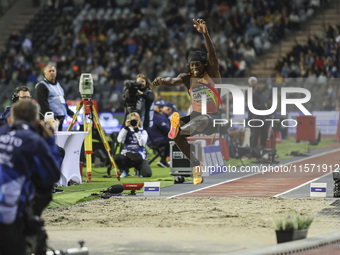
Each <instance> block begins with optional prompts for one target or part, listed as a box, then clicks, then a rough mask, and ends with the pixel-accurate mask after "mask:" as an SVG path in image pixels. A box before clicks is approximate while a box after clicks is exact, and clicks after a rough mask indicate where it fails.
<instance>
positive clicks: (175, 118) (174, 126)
mask: <svg viewBox="0 0 340 255" xmlns="http://www.w3.org/2000/svg"><path fill="white" fill-rule="evenodd" d="M179 121H180V118H179V114H178V112H174V113H173V114H172V116H171V120H170V122H171V128H170V132H169V134H168V137H169V138H170V139H175V138H176V136H177V135H178V131H179Z"/></svg>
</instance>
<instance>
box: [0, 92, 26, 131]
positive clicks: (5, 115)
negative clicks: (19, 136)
mask: <svg viewBox="0 0 340 255" xmlns="http://www.w3.org/2000/svg"><path fill="white" fill-rule="evenodd" d="M31 98H32V97H31V93H30V91H29V89H28V88H27V87H26V86H21V87H17V88H15V90H14V92H13V95H12V104H14V103H16V102H17V101H19V100H22V99H31ZM11 107H12V106H7V107H6V109H5V111H4V113H3V114H2V117H1V119H0V121H1V124H4V123H7V119H8V117H9V116H10V114H11Z"/></svg>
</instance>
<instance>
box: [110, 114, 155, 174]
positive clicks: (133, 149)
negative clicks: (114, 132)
mask: <svg viewBox="0 0 340 255" xmlns="http://www.w3.org/2000/svg"><path fill="white" fill-rule="evenodd" d="M142 126H143V123H142V121H141V119H140V116H139V114H138V113H136V112H132V113H130V114H129V115H128V119H127V120H126V122H125V127H123V128H122V129H121V130H120V132H119V134H118V138H117V140H118V142H119V143H123V149H122V152H121V154H116V155H114V156H113V157H114V160H115V162H116V164H117V167H118V168H119V170H120V172H121V173H122V174H121V176H120V177H127V175H128V173H129V168H131V167H134V168H135V169H136V170H137V174H138V176H139V177H151V175H152V172H151V168H150V166H149V163H148V162H147V160H145V158H146V150H145V145H146V142H147V140H148V133H147V132H146V131H145V130H144V129H143V128H142ZM111 167H112V166H109V169H108V174H109V175H110V170H111Z"/></svg>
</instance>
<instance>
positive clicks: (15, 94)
mask: <svg viewBox="0 0 340 255" xmlns="http://www.w3.org/2000/svg"><path fill="white" fill-rule="evenodd" d="M20 91H29V89H28V88H27V87H26V86H21V87H16V88H15V90H14V92H13V94H12V97H11V98H12V103H13V104H14V103H15V102H17V101H18V100H19V92H20Z"/></svg>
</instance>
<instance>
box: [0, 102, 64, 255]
mask: <svg viewBox="0 0 340 255" xmlns="http://www.w3.org/2000/svg"><path fill="white" fill-rule="evenodd" d="M38 113H39V110H38V105H37V104H35V103H34V102H32V101H31V100H27V99H24V100H20V101H18V102H17V103H15V104H13V106H12V109H11V116H10V118H9V123H11V124H5V125H3V126H1V127H0V157H1V162H0V254H1V255H11V254H16V255H24V254H26V251H25V237H26V236H27V235H28V234H29V233H30V234H32V235H35V234H37V232H36V231H38V230H37V229H36V228H37V225H38V224H37V221H33V219H36V218H34V217H33V216H40V215H41V213H42V210H43V209H44V208H45V207H46V206H47V205H48V203H49V202H50V200H51V199H52V195H51V190H52V187H53V184H54V183H55V182H57V181H58V180H59V178H60V169H59V165H60V160H61V158H60V157H59V153H58V151H57V147H56V146H55V139H54V137H53V131H52V130H51V129H49V128H48V127H46V126H45V124H44V123H43V122H39V117H38ZM37 131H38V132H39V134H38V133H37ZM28 223H30V224H28ZM40 245H41V243H40ZM45 253H46V252H45ZM45 253H39V254H45ZM35 254H37V253H35Z"/></svg>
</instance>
